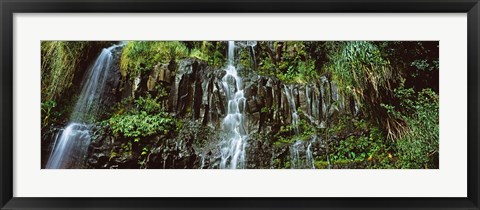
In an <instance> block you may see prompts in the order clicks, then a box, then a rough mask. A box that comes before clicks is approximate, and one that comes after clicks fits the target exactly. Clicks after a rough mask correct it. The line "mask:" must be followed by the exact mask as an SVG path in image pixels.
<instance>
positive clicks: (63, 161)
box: [46, 44, 123, 169]
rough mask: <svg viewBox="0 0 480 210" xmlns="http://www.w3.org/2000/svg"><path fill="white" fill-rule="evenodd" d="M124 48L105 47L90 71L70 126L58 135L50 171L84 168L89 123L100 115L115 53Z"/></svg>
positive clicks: (49, 160)
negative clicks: (100, 105)
mask: <svg viewBox="0 0 480 210" xmlns="http://www.w3.org/2000/svg"><path fill="white" fill-rule="evenodd" d="M121 46H123V44H122V45H113V46H111V47H109V48H104V49H103V50H102V52H101V53H100V55H99V56H98V57H97V59H96V60H95V62H94V63H93V65H92V66H91V67H90V68H89V69H88V72H87V73H86V75H85V77H84V78H83V81H82V83H81V84H83V87H82V90H81V92H80V95H79V97H78V100H77V102H76V104H75V108H74V110H73V112H72V114H71V115H70V120H69V123H68V124H67V126H66V127H65V128H63V129H62V130H61V131H60V133H59V134H58V135H57V136H56V138H55V140H54V144H53V150H52V152H51V153H50V157H49V159H48V162H47V165H46V168H48V169H60V168H81V165H82V164H83V157H84V155H85V154H86V152H87V148H88V145H89V144H90V126H89V125H87V124H86V121H87V120H88V118H89V117H92V116H95V115H96V114H97V111H98V106H99V104H100V102H101V98H102V95H103V93H104V92H105V86H106V83H107V79H108V77H109V73H111V67H112V64H113V61H114V59H113V55H112V50H113V49H115V48H117V47H121Z"/></svg>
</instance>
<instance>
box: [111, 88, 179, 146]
mask: <svg viewBox="0 0 480 210" xmlns="http://www.w3.org/2000/svg"><path fill="white" fill-rule="evenodd" d="M108 123H109V125H110V127H111V128H112V131H113V133H114V134H115V135H120V134H121V135H123V136H124V137H127V138H133V139H134V140H135V142H138V141H140V138H141V137H147V136H151V135H154V134H167V133H168V132H170V131H171V130H174V129H173V128H174V126H175V122H174V120H173V118H172V117H171V116H169V115H168V114H167V113H165V112H164V111H163V110H162V106H161V104H159V103H158V102H157V100H156V98H151V97H150V96H147V97H146V98H143V97H140V98H139V99H137V100H135V101H134V109H131V110H129V111H127V112H119V113H118V114H115V115H113V116H112V117H111V118H110V119H109V120H108Z"/></svg>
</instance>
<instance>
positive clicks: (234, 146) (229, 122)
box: [220, 41, 247, 169]
mask: <svg viewBox="0 0 480 210" xmlns="http://www.w3.org/2000/svg"><path fill="white" fill-rule="evenodd" d="M234 56H235V42H234V41H229V42H228V63H227V67H226V69H225V72H226V74H225V76H224V77H223V78H222V84H223V88H224V90H225V93H226V96H227V101H228V102H227V115H226V116H225V118H224V119H223V122H222V129H223V130H224V131H225V133H226V134H225V135H226V136H225V137H224V139H223V140H222V144H221V145H222V148H221V162H220V168H231V169H236V168H244V167H245V148H246V145H247V131H246V129H245V128H246V127H245V115H244V111H245V103H246V100H245V97H244V93H243V87H242V79H241V78H240V76H239V75H238V72H237V69H236V68H235V66H234V60H235V57H234Z"/></svg>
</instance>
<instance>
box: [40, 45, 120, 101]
mask: <svg viewBox="0 0 480 210" xmlns="http://www.w3.org/2000/svg"><path fill="white" fill-rule="evenodd" d="M109 44H111V43H110V42H87V41H42V42H41V44H40V46H41V77H42V91H41V93H42V101H48V100H57V101H58V100H59V99H60V98H62V97H60V96H62V94H63V93H64V91H65V90H66V89H68V88H70V87H72V85H73V84H72V83H73V79H74V77H75V76H76V75H75V74H76V73H79V71H86V69H87V68H88V66H87V65H85V64H86V63H89V61H90V60H92V59H94V58H95V56H96V55H98V49H100V48H101V47H105V46H107V45H109Z"/></svg>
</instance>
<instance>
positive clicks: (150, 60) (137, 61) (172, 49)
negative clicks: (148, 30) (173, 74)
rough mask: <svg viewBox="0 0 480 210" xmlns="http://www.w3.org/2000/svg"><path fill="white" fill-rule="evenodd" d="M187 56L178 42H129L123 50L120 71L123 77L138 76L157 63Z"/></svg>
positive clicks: (185, 48) (185, 50)
mask: <svg viewBox="0 0 480 210" xmlns="http://www.w3.org/2000/svg"><path fill="white" fill-rule="evenodd" d="M187 56H188V49H187V47H186V46H185V45H184V44H183V43H181V42H178V41H130V42H128V43H127V45H126V46H125V47H124V48H123V52H122V57H121V61H120V70H121V72H122V75H123V76H127V75H129V76H130V78H134V77H136V76H138V75H139V74H140V73H141V72H143V71H150V70H152V69H153V67H154V66H155V65H157V64H158V63H169V62H171V61H175V60H177V59H180V58H184V57H187Z"/></svg>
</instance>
